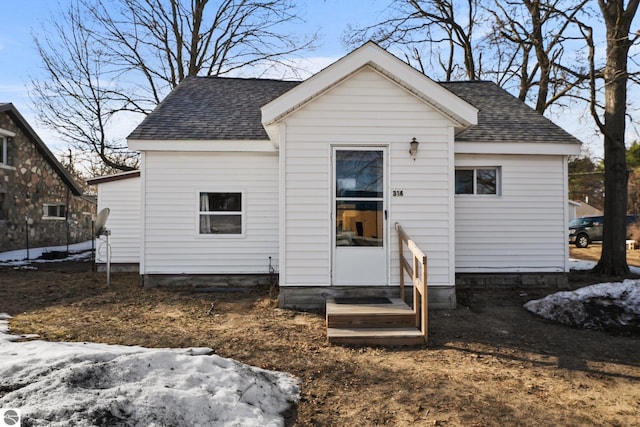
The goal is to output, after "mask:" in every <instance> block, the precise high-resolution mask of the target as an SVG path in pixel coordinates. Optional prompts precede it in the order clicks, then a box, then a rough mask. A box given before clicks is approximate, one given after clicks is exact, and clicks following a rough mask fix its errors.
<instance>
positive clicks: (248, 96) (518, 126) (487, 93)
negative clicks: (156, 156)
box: [129, 77, 580, 143]
mask: <svg viewBox="0 0 640 427" xmlns="http://www.w3.org/2000/svg"><path fill="white" fill-rule="evenodd" d="M298 84H300V82H298V81H281V80H263V79H237V78H226V77H189V78H187V79H185V80H184V81H183V82H182V83H180V85H178V87H177V88H176V89H174V90H173V92H171V94H169V96H167V98H165V100H164V101H162V103H160V105H159V106H158V107H157V108H156V109H155V110H154V111H153V112H152V113H151V114H150V115H149V116H147V118H146V119H145V120H144V121H143V122H142V123H141V124H140V125H139V126H138V127H137V128H136V129H135V130H134V131H133V132H132V133H131V135H129V139H136V140H268V139H269V138H268V136H267V133H266V132H265V130H264V128H263V127H262V122H261V112H260V107H262V106H263V105H265V104H267V103H269V102H270V101H272V100H274V99H275V98H277V97H278V96H280V95H282V94H283V93H285V92H287V91H289V90H290V89H292V88H294V87H295V86H296V85H298ZM441 84H442V86H443V87H445V88H446V89H447V90H449V91H451V92H453V93H454V94H455V95H457V96H459V97H460V98H462V99H464V100H465V101H467V102H468V103H470V104H472V105H473V106H475V107H476V108H478V110H479V112H478V125H476V126H472V127H471V128H469V129H467V130H465V131H463V132H462V133H460V134H459V135H457V136H456V141H464V142H479V143H482V142H555V143H579V142H580V141H578V140H577V139H576V138H575V137H574V136H572V135H571V134H569V133H568V132H566V131H565V130H563V129H562V128H560V127H559V126H557V125H556V124H554V123H553V122H551V121H550V120H549V119H547V118H546V117H544V116H542V115H540V114H539V113H537V112H536V111H535V110H533V109H532V108H530V107H529V106H527V105H526V104H524V103H522V102H521V101H520V100H518V99H517V98H515V97H514V96H512V95H511V94H509V93H508V92H506V91H505V90H504V89H502V88H500V87H498V86H497V85H496V84H495V83H492V82H484V81H469V82H446V83H441Z"/></svg>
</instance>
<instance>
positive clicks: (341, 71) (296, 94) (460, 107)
mask: <svg viewBox="0 0 640 427" xmlns="http://www.w3.org/2000/svg"><path fill="white" fill-rule="evenodd" d="M367 66H369V67H372V68H373V69H375V70H377V71H378V72H380V73H381V74H383V75H385V76H386V77H388V78H389V79H391V80H393V81H394V82H396V83H397V84H399V85H400V86H402V87H404V88H405V89H406V90H408V91H409V92H411V93H412V94H414V95H415V96H417V97H419V98H420V99H422V100H423V101H425V102H426V103H428V104H429V105H431V106H432V107H433V108H435V109H436V110H438V111H440V112H441V113H442V114H444V115H445V116H447V117H449V118H451V119H452V120H453V121H454V122H455V123H457V124H458V126H457V128H458V129H459V130H462V129H465V128H467V127H469V126H471V125H474V124H476V123H477V109H476V108H475V107H474V106H473V105H471V104H469V103H468V102H466V101H465V100H463V99H461V98H459V97H458V96H456V95H454V94H453V93H452V92H450V91H448V90H446V89H445V88H444V87H443V86H441V85H439V84H438V83H436V82H434V81H433V80H431V79H430V78H429V77H427V76H425V75H424V74H422V73H420V72H419V71H418V70H416V69H415V68H413V67H411V66H410V65H408V64H406V63H405V62H403V61H401V60H400V59H398V58H396V57H395V56H393V55H392V54H390V53H389V52H387V51H386V50H384V49H382V48H381V47H379V46H378V45H376V44H375V43H373V42H368V43H366V44H364V45H363V46H361V47H360V48H358V49H356V50H354V51H353V52H351V53H349V54H348V55H347V56H345V57H343V58H342V59H340V60H338V61H336V62H334V63H333V64H331V65H329V66H328V67H327V68H325V69H324V70H322V71H320V72H319V73H317V74H315V75H313V76H312V77H310V78H309V79H307V80H305V81H304V82H302V83H301V84H300V85H298V86H296V87H294V88H292V89H291V90H289V91H288V92H286V93H284V94H282V95H281V96H279V97H278V98H276V99H274V100H272V101H271V102H269V103H268V104H266V105H264V106H263V107H262V123H263V124H264V125H265V126H266V127H269V126H270V125H273V124H275V123H276V122H277V121H278V120H280V119H281V118H283V117H284V116H286V115H288V114H290V113H291V112H292V111H294V110H296V109H298V108H300V107H301V106H302V105H304V104H306V103H307V102H310V101H311V100H312V99H314V98H316V97H318V96H320V95H321V94H322V93H325V92H326V91H328V90H329V89H331V88H332V87H334V86H336V85H338V84H339V83H340V82H342V81H344V80H345V79H347V78H349V77H350V76H351V75H353V74H355V73H357V72H358V71H360V70H361V69H362V68H364V67H367Z"/></svg>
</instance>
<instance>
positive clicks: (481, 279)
mask: <svg viewBox="0 0 640 427" xmlns="http://www.w3.org/2000/svg"><path fill="white" fill-rule="evenodd" d="M527 286H531V287H545V288H550V289H569V278H568V277H567V274H566V273H498V274H496V273H463V274H462V273H459V274H456V287H459V288H461V289H469V288H474V289H478V288H487V289H490V288H496V287H527Z"/></svg>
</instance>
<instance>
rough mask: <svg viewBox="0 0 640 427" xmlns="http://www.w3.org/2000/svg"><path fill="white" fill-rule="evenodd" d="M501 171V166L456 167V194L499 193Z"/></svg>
mask: <svg viewBox="0 0 640 427" xmlns="http://www.w3.org/2000/svg"><path fill="white" fill-rule="evenodd" d="M499 172H500V170H499V168H470V169H456V194H489V195H497V194H499V193H500V189H499V184H500V174H499Z"/></svg>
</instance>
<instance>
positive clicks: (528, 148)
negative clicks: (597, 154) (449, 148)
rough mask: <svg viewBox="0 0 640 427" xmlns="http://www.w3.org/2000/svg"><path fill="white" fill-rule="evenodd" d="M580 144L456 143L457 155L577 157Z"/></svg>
mask: <svg viewBox="0 0 640 427" xmlns="http://www.w3.org/2000/svg"><path fill="white" fill-rule="evenodd" d="M580 148H581V147H580V144H570V143H553V142H541V143H535V142H526V143H523V142H520V143H510V142H456V143H455V153H456V154H535V155H558V156H576V155H579V154H580Z"/></svg>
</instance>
